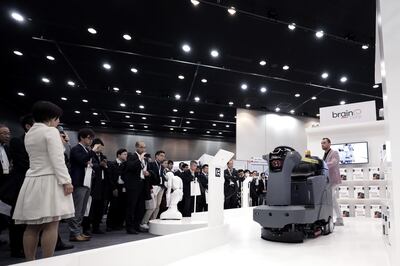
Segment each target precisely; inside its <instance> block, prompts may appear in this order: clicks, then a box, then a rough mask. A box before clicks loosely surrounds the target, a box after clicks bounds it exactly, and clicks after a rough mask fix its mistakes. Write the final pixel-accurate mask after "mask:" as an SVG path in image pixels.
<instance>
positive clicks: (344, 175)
mask: <svg viewBox="0 0 400 266" xmlns="http://www.w3.org/2000/svg"><path fill="white" fill-rule="evenodd" d="M339 170H340V178H341V179H342V180H343V181H346V180H347V179H348V178H347V169H346V168H340V169H339Z"/></svg>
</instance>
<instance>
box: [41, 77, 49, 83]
mask: <svg viewBox="0 0 400 266" xmlns="http://www.w3.org/2000/svg"><path fill="white" fill-rule="evenodd" d="M42 81H43V82H44V83H50V80H49V79H48V78H42Z"/></svg>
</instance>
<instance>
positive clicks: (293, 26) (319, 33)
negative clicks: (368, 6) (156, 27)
mask: <svg viewBox="0 0 400 266" xmlns="http://www.w3.org/2000/svg"><path fill="white" fill-rule="evenodd" d="M190 2H191V3H192V4H193V5H194V6H198V5H199V4H200V1H198V0H190ZM227 11H228V13H229V14H230V15H231V16H233V15H235V14H236V12H237V11H236V8H235V7H233V6H230V7H228V8H227ZM288 28H289V30H290V31H294V30H295V29H296V23H289V24H288ZM324 35H325V33H324V31H323V30H320V29H318V30H316V31H315V37H316V38H317V39H322V38H323V37H324ZM361 48H362V49H363V50H367V49H368V48H369V45H368V44H363V45H361Z"/></svg>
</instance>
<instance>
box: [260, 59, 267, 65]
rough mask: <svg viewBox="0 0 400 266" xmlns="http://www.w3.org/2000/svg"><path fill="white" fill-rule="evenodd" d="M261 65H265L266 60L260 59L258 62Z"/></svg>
mask: <svg viewBox="0 0 400 266" xmlns="http://www.w3.org/2000/svg"><path fill="white" fill-rule="evenodd" d="M259 64H260V65H261V66H265V65H266V64H267V62H266V61H265V60H261V61H260V63H259Z"/></svg>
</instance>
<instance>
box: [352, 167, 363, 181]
mask: <svg viewBox="0 0 400 266" xmlns="http://www.w3.org/2000/svg"><path fill="white" fill-rule="evenodd" d="M353 179H354V180H363V179H364V169H362V168H353Z"/></svg>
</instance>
